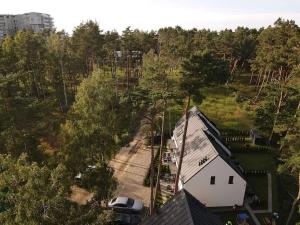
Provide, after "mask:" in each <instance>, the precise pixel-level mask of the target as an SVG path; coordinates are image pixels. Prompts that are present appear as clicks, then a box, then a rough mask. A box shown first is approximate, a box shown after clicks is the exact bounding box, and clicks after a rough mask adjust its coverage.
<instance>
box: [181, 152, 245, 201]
mask: <svg viewBox="0 0 300 225" xmlns="http://www.w3.org/2000/svg"><path fill="white" fill-rule="evenodd" d="M211 176H215V177H216V178H215V184H214V185H211V184H210V178H211ZM229 176H234V178H233V184H228V180H229ZM184 188H185V189H186V190H187V191H189V192H190V193H191V194H192V195H193V196H194V197H195V198H197V199H198V200H199V201H200V202H202V203H203V204H205V205H206V206H208V207H221V206H234V205H239V206H240V205H243V202H244V195H245V190H246V182H245V181H244V180H243V179H242V178H241V177H240V175H239V174H238V173H237V172H235V171H234V170H233V169H232V168H231V167H230V166H229V165H228V164H227V163H226V162H225V161H224V160H223V159H222V158H221V157H219V156H218V157H216V158H215V159H214V160H213V161H212V162H210V163H209V164H208V165H207V166H206V167H204V168H203V169H202V170H201V171H199V172H198V174H196V175H195V176H194V177H192V178H191V179H190V180H189V181H187V183H185V184H184Z"/></svg>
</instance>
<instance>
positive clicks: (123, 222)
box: [114, 213, 141, 225]
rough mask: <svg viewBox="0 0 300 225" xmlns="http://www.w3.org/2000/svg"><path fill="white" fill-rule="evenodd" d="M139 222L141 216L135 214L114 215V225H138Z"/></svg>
mask: <svg viewBox="0 0 300 225" xmlns="http://www.w3.org/2000/svg"><path fill="white" fill-rule="evenodd" d="M140 222H141V216H140V215H136V214H131V215H130V214H126V213H116V214H115V216H114V224H116V225H138V224H139V223H140Z"/></svg>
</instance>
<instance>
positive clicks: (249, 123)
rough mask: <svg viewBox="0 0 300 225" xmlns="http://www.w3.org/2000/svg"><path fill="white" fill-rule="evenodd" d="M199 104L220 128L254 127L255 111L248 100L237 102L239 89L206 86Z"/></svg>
mask: <svg viewBox="0 0 300 225" xmlns="http://www.w3.org/2000/svg"><path fill="white" fill-rule="evenodd" d="M203 92H204V93H203V95H204V96H205V98H204V100H203V102H202V103H201V105H200V106H199V108H200V110H201V111H203V112H204V113H205V114H206V115H207V116H208V118H210V119H211V120H212V121H213V122H214V123H216V125H217V126H218V128H220V129H223V128H230V129H239V130H241V129H250V128H252V127H253V115H254V114H253V113H251V110H249V106H248V102H242V103H237V102H236V95H237V91H236V90H234V89H232V88H229V87H224V86H222V87H215V88H206V89H204V90H203Z"/></svg>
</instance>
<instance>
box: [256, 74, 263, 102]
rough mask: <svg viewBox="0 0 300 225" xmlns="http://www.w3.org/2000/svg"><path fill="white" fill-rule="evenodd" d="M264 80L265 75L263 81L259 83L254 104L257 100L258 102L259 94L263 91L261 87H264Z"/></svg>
mask: <svg viewBox="0 0 300 225" xmlns="http://www.w3.org/2000/svg"><path fill="white" fill-rule="evenodd" d="M265 78H266V75H265V74H264V75H263V80H262V82H261V84H260V88H259V90H258V92H257V95H256V97H255V99H254V101H253V102H254V103H256V102H257V100H258V98H259V96H260V93H261V91H262V89H263V87H264V83H265Z"/></svg>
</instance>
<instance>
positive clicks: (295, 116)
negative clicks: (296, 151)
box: [278, 100, 300, 155]
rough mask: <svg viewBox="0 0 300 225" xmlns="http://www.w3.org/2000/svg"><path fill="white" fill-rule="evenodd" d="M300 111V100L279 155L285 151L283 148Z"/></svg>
mask: <svg viewBox="0 0 300 225" xmlns="http://www.w3.org/2000/svg"><path fill="white" fill-rule="evenodd" d="M299 109H300V100H299V102H298V106H297V109H296V112H295V114H294V116H293V117H294V119H293V120H292V121H291V122H290V124H289V125H288V128H287V131H286V134H285V136H284V138H283V142H282V143H281V145H280V148H279V153H278V155H281V153H282V150H283V148H284V147H285V138H286V137H287V136H288V135H289V133H290V131H291V129H292V127H293V125H294V122H295V120H296V118H297V115H298V111H299Z"/></svg>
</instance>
